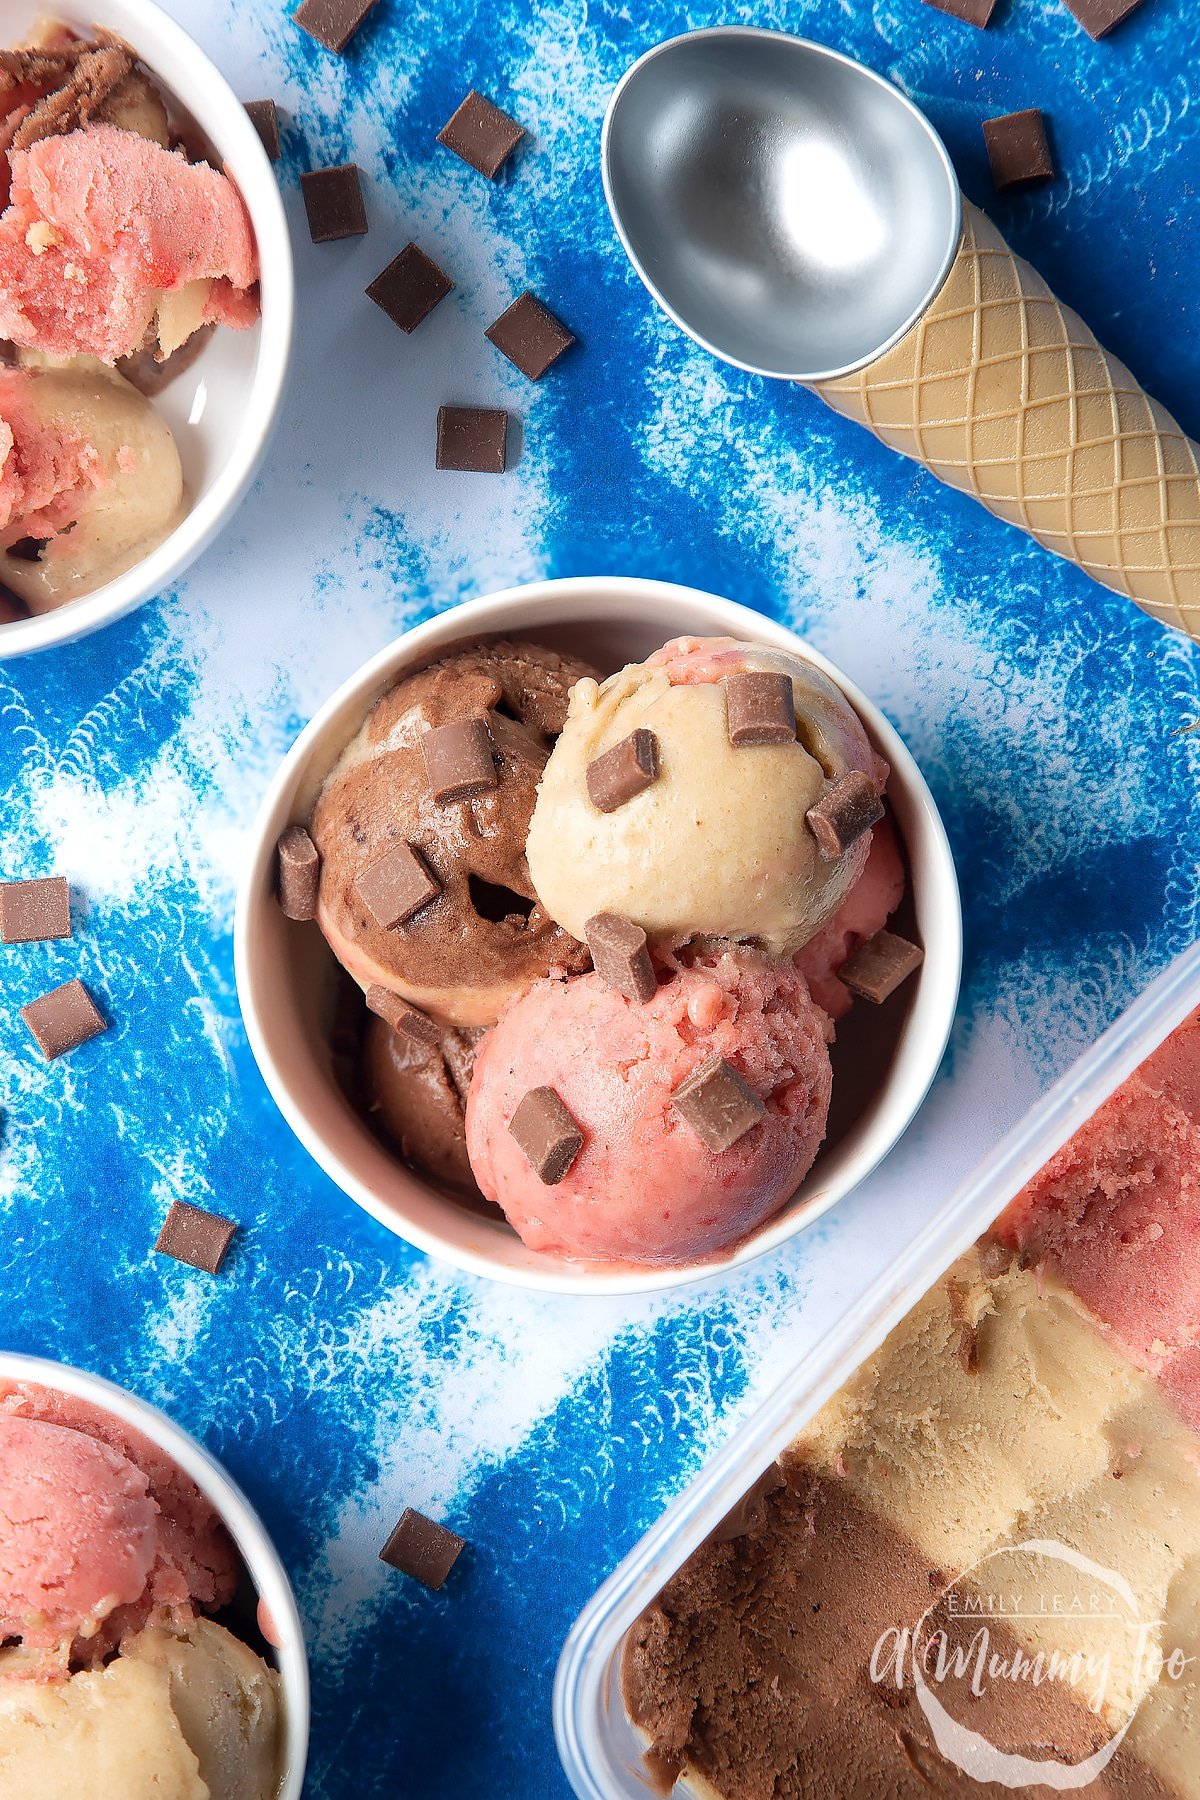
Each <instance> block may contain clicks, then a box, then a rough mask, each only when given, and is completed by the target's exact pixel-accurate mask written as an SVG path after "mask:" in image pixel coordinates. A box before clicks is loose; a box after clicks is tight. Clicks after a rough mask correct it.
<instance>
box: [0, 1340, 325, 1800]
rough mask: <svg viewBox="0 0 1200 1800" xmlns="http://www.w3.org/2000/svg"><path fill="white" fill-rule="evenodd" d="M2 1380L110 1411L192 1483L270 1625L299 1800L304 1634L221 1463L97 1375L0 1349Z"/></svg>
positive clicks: (281, 1576) (304, 1743)
mask: <svg viewBox="0 0 1200 1800" xmlns="http://www.w3.org/2000/svg"><path fill="white" fill-rule="evenodd" d="M0 1382H34V1383H36V1384H37V1385H38V1386H39V1387H43V1388H49V1389H52V1390H56V1391H57V1392H59V1393H63V1394H68V1395H71V1396H72V1397H73V1398H76V1399H79V1400H83V1401H85V1402H86V1403H87V1404H88V1405H89V1406H91V1407H95V1408H96V1410H97V1411H98V1412H106V1413H110V1414H111V1415H112V1416H113V1417H114V1418H115V1419H117V1420H119V1421H120V1422H121V1423H122V1424H124V1425H127V1426H131V1427H133V1429H134V1430H136V1431H139V1432H141V1433H142V1435H143V1436H144V1437H147V1438H149V1439H150V1440H151V1442H152V1443H154V1444H155V1445H157V1446H158V1448H159V1449H161V1450H163V1451H165V1452H166V1454H167V1455H168V1456H169V1457H170V1458H171V1459H172V1461H173V1462H175V1463H176V1464H178V1466H179V1468H181V1469H182V1470H183V1472H184V1474H185V1475H188V1476H190V1477H191V1479H192V1480H193V1481H194V1482H195V1484H196V1486H197V1487H198V1488H199V1489H200V1492H201V1493H202V1494H203V1495H204V1497H205V1499H206V1500H208V1501H209V1502H210V1504H211V1505H212V1507H213V1509H214V1511H215V1512H216V1513H217V1515H218V1517H219V1518H220V1519H221V1520H222V1522H223V1523H224V1525H225V1527H226V1529H227V1530H228V1532H229V1535H230V1537H231V1538H232V1539H233V1542H234V1544H235V1546H236V1547H237V1550H238V1553H239V1554H240V1556H241V1559H242V1562H243V1564H244V1566H245V1570H246V1573H247V1575H248V1576H249V1578H250V1581H251V1583H252V1585H253V1587H254V1590H255V1592H256V1594H257V1597H258V1604H259V1607H260V1621H261V1622H263V1623H264V1626H265V1625H266V1624H267V1623H268V1622H269V1626H270V1628H271V1636H272V1639H273V1640H275V1641H274V1657H275V1662H276V1666H277V1668H278V1670H279V1675H280V1680H281V1683H282V1688H283V1746H282V1758H281V1761H282V1772H281V1776H280V1784H279V1792H278V1797H277V1800H300V1796H301V1794H302V1792H303V1789H304V1770H305V1765H306V1762H307V1759H308V1738H309V1712H310V1708H309V1682H308V1657H307V1654H306V1651H305V1647H304V1628H303V1626H302V1624H301V1622H300V1614H299V1611H298V1610H297V1607H296V1601H295V1596H294V1595H293V1593H292V1587H291V1583H290V1582H289V1580H288V1577H287V1573H286V1571H285V1569H284V1566H283V1563H282V1562H281V1560H280V1557H279V1552H278V1551H277V1550H276V1548H275V1546H274V1544H273V1543H272V1541H271V1539H270V1537H269V1536H268V1534H267V1529H266V1527H265V1526H264V1524H263V1523H262V1520H261V1519H260V1518H259V1516H258V1514H257V1513H256V1512H255V1510H254V1508H253V1507H252V1506H251V1504H250V1502H249V1501H248V1500H247V1499H246V1496H245V1495H244V1494H243V1493H242V1492H241V1490H240V1489H239V1488H238V1487H237V1486H236V1484H235V1483H234V1482H233V1481H232V1480H231V1479H230V1477H229V1476H228V1475H227V1474H226V1472H225V1470H224V1469H223V1468H222V1467H221V1465H220V1463H218V1462H217V1461H216V1459H215V1458H214V1457H212V1456H210V1454H209V1453H208V1451H207V1450H206V1449H204V1447H203V1445H201V1444H199V1443H197V1441H196V1439H195V1438H193V1437H191V1436H190V1435H189V1434H188V1433H187V1432H186V1431H183V1430H182V1429H181V1428H180V1427H179V1426H178V1425H175V1424H173V1423H172V1421H171V1420H170V1419H169V1418H167V1416H166V1415H165V1414H164V1413H161V1412H160V1411H159V1410H158V1408H157V1407H154V1406H151V1405H149V1404H148V1402H147V1401H145V1400H139V1399H138V1398H137V1396H136V1395H135V1394H131V1393H129V1392H127V1391H126V1389H124V1388H120V1387H117V1386H116V1385H115V1384H114V1383H113V1382H111V1381H105V1380H104V1379H103V1378H102V1377H101V1376H99V1375H91V1374H88V1373H87V1371H86V1370H84V1369H76V1368H72V1367H70V1366H69V1365H68V1364H66V1363H57V1362H51V1361H50V1360H49V1359H47V1358H45V1357H40V1356H20V1355H17V1354H16V1353H15V1352H10V1351H0Z"/></svg>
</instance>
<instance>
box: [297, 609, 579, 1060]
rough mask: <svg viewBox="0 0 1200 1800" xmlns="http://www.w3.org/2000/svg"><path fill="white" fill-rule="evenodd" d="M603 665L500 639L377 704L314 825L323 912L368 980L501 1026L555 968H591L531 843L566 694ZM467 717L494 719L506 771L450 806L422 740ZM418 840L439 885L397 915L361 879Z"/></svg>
mask: <svg viewBox="0 0 1200 1800" xmlns="http://www.w3.org/2000/svg"><path fill="white" fill-rule="evenodd" d="M590 674H591V671H590V670H589V669H588V668H587V667H586V665H585V664H583V663H581V662H579V661H577V660H576V659H574V658H572V657H567V656H560V655H559V654H558V653H557V652H555V651H553V650H547V649H544V648H542V647H540V646H538V645H536V644H529V643H516V642H508V641H502V642H498V643H494V644H484V645H478V646H472V647H470V648H466V649H462V650H457V651H452V652H450V653H449V654H448V655H446V656H443V657H441V658H440V659H439V660H438V661H437V662H435V663H432V664H430V665H429V666H428V667H427V668H424V669H421V670H418V671H417V672H416V673H415V674H412V675H408V676H406V677H404V679H402V680H401V681H399V682H398V683H397V684H396V685H395V686H394V687H393V688H391V689H389V691H388V692H387V693H386V694H384V696H383V698H382V699H381V700H379V701H378V702H377V703H376V705H375V707H374V708H373V710H372V711H371V713H370V714H369V716H368V718H367V720H366V722H365V724H364V725H363V726H362V729H361V730H360V731H359V733H358V735H357V736H356V737H355V738H354V740H353V742H352V743H351V744H349V745H348V746H347V748H346V749H345V751H344V752H343V753H342V756H341V758H340V759H339V761H338V762H337V764H336V765H335V767H334V768H333V770H332V771H331V773H330V775H329V776H328V778H327V779H326V782H325V784H324V787H323V788H322V790H321V793H320V796H319V797H318V800H317V804H316V807H315V809H314V811H313V816H312V820H311V822H310V825H309V830H310V833H311V836H312V839H313V841H314V843H315V844H316V846H317V849H318V850H319V852H320V854H321V888H320V898H319V902H318V908H317V919H318V923H319V924H320V927H321V930H322V931H323V932H324V934H325V937H326V938H327V940H328V942H329V945H330V947H331V949H332V950H333V953H334V955H335V956H336V957H337V958H338V961H339V962H340V963H341V964H342V965H343V967H344V968H345V969H346V970H347V971H348V972H349V973H350V974H351V975H352V976H353V977H354V979H355V980H356V981H357V982H358V983H359V984H360V985H361V986H362V987H364V988H366V987H371V986H377V987H384V988H389V989H390V990H391V991H392V992H393V993H395V994H399V995H400V996H401V997H402V998H404V999H406V1000H409V1001H411V1003H412V1004H413V1005H414V1006H417V1007H420V1008H421V1010H422V1011H424V1012H428V1013H431V1014H433V1015H434V1016H435V1017H436V1018H438V1019H439V1020H441V1021H442V1022H444V1023H445V1024H449V1025H458V1026H476V1025H490V1024H492V1023H493V1022H494V1020H495V1019H496V1017H497V1015H498V1014H499V1012H500V1009H501V1007H502V1006H503V1005H504V1003H505V1002H506V1001H507V1000H509V999H511V998H512V997H513V996H514V995H515V994H518V993H520V992H522V991H523V990H524V989H525V988H527V987H528V986H529V985H530V983H531V982H533V981H535V980H537V979H538V978H539V977H541V976H543V975H545V974H547V973H549V972H550V971H551V970H552V969H566V970H569V971H575V972H578V971H580V970H582V969H586V968H587V966H588V952H587V949H586V947H585V946H584V945H582V944H581V943H579V942H578V941H577V940H576V939H574V938H573V937H570V936H568V934H567V933H566V932H565V931H563V930H561V929H560V928H559V927H558V926H557V925H555V924H554V922H553V920H551V919H550V918H549V917H548V916H547V914H546V912H545V910H544V909H543V908H542V907H541V906H539V905H538V903H537V897H536V895H535V893H534V888H533V883H532V881H531V880H530V876H529V868H528V865H527V863H526V860H525V840H526V836H527V834H528V830H529V821H530V818H531V816H532V813H533V806H534V799H535V796H536V794H537V787H538V782H539V780H540V779H541V775H542V771H543V769H544V767H545V764H546V759H547V757H548V756H549V753H550V746H551V742H552V740H553V739H554V738H555V737H556V736H557V734H558V732H559V731H560V730H561V729H562V725H563V721H564V720H565V718H566V712H567V698H568V695H569V693H570V690H571V688H572V686H573V685H574V684H575V682H576V681H578V680H579V679H580V678H581V677H585V676H590ZM468 719H471V720H478V719H486V721H487V724H488V729H489V731H490V732H491V737H492V745H493V749H494V752H495V766H496V784H495V786H494V787H492V788H489V789H487V790H486V791H484V792H481V793H478V794H476V795H474V796H472V797H471V798H469V799H465V800H462V801H459V802H457V803H455V804H452V805H447V804H445V803H443V802H441V801H439V799H438V797H437V793H436V792H435V789H434V786H433V785H432V784H431V781H430V772H429V768H428V766H427V761H426V755H425V746H424V739H425V737H426V736H427V734H428V733H429V732H431V731H437V730H440V729H441V728H443V727H445V726H447V725H450V724H455V723H458V722H460V721H462V720H468ZM405 845H407V846H410V847H411V850H412V852H413V853H414V854H416V855H418V856H419V857H420V858H421V859H422V862H423V864H424V866H425V867H426V868H427V869H428V871H429V874H430V876H431V878H432V880H433V881H435V882H436V883H437V888H438V891H437V892H436V893H434V894H432V895H431V896H430V898H429V900H428V903H427V904H424V905H422V906H421V907H420V909H419V910H418V911H416V912H415V913H413V914H412V915H411V916H410V917H408V918H406V919H402V920H399V921H398V922H396V923H393V924H384V923H381V922H380V919H379V917H378V916H377V915H376V914H375V913H374V912H373V911H372V909H371V908H370V907H369V906H368V905H367V904H366V902H365V900H364V898H363V894H362V883H363V878H364V877H365V876H367V875H368V873H369V871H371V870H372V869H373V868H375V867H376V866H377V865H378V864H379V863H380V862H381V861H382V860H383V859H385V858H386V857H388V856H390V855H392V854H393V853H395V852H396V851H397V850H399V849H400V848H402V847H403V846H405ZM369 887H370V883H369V882H368V889H369Z"/></svg>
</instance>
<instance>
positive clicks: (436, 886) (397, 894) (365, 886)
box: [354, 844, 442, 931]
mask: <svg viewBox="0 0 1200 1800" xmlns="http://www.w3.org/2000/svg"><path fill="white" fill-rule="evenodd" d="M354 888H355V892H356V893H357V894H358V897H359V899H360V900H361V901H362V903H363V905H364V906H365V907H366V909H367V911H368V912H369V913H370V915H371V917H372V918H373V919H374V921H375V923H376V924H377V925H378V926H380V927H381V928H382V929H383V930H384V931H391V930H392V928H393V926H396V925H403V924H405V923H406V921H407V920H409V919H411V918H412V917H413V916H414V914H416V913H419V912H420V910H421V908H422V907H423V906H428V905H429V903H430V901H431V900H436V899H437V897H438V895H439V894H440V893H441V891H442V889H441V885H440V883H439V882H437V881H436V880H435V879H434V877H433V875H432V874H431V873H430V870H429V865H428V863H427V862H426V861H425V858H424V857H423V856H422V855H421V852H420V851H419V850H417V849H416V848H415V847H414V846H413V845H412V844H396V845H395V846H394V847H393V848H392V849H391V850H387V851H385V852H384V854H383V855H382V856H381V857H380V858H379V860H378V862H373V863H372V864H371V866H370V868H369V869H364V870H363V872H362V874H361V875H360V876H359V877H358V879H357V880H356V881H355V883H354Z"/></svg>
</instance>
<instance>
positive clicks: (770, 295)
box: [602, 27, 1200, 636]
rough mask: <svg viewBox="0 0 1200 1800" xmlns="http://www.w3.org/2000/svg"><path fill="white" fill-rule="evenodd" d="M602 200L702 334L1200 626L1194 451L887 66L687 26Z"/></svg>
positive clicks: (631, 75) (1129, 590) (630, 100)
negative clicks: (1062, 298)
mask: <svg viewBox="0 0 1200 1800" xmlns="http://www.w3.org/2000/svg"><path fill="white" fill-rule="evenodd" d="M602 156H603V173H604V187H605V193H606V195H607V198H608V204H609V210H610V211H611V213H612V217H613V222H614V224H615V225H616V228H617V232H618V234H619V236H620V239H621V242H622V243H623V245H624V246H625V249H626V251H627V252H628V254H629V257H630V260H631V261H632V263H633V266H634V268H635V269H636V270H637V272H638V274H639V275H640V276H641V278H642V280H643V281H644V282H645V284H646V286H647V288H648V289H649V291H650V293H651V294H652V295H653V297H654V298H655V300H657V302H658V304H659V305H660V306H661V307H662V308H663V310H664V311H665V312H666V313H667V314H668V315H669V316H670V317H671V318H672V319H673V320H674V321H675V323H676V324H677V325H679V326H681V327H682V328H683V330H684V331H686V332H687V333H688V334H689V335H690V336H691V337H693V338H694V339H695V340H696V342H697V343H699V344H701V345H702V346H703V347H704V348H705V349H707V350H710V351H712V353H713V354H714V355H716V356H719V357H721V358H723V359H724V360H725V361H726V362H730V363H733V364H735V365H736V366H737V367H738V368H742V369H749V370H752V371H753V372H755V373H757V374H762V375H770V376H777V377H780V378H782V379H785V380H791V381H800V382H804V383H805V384H806V385H807V386H809V387H811V388H813V389H814V391H815V392H816V393H818V394H820V396H821V397H822V399H824V400H825V401H827V402H828V404H829V405H830V406H832V407H833V408H834V409H835V410H836V411H838V412H841V413H845V414H846V415H847V416H848V417H851V418H855V419H858V420H859V421H860V422H861V423H862V424H864V425H867V426H868V427H869V428H870V429H871V430H872V431H874V432H875V434H876V436H878V437H879V438H881V439H882V440H883V441H884V442H885V443H887V444H890V445H891V446H892V447H893V448H895V449H897V450H900V451H903V452H904V453H905V454H906V455H908V456H911V457H914V458H915V459H916V460H917V461H919V462H921V463H924V464H925V466H926V467H927V468H929V469H931V470H933V472H934V473H935V474H937V475H939V476H940V477H941V478H942V479H943V480H944V481H947V482H949V483H950V484H951V485H952V486H954V487H957V488H961V489H963V490H964V491H965V492H967V493H972V494H974V495H975V497H976V499H978V500H980V501H981V502H982V504H983V505H984V506H986V507H987V508H988V509H989V510H990V511H991V512H993V513H996V514H997V515H998V516H999V517H1000V518H1003V519H1007V520H1009V521H1010V522H1011V523H1013V524H1016V525H1020V526H1022V527H1023V528H1024V529H1025V530H1026V531H1028V532H1029V533H1030V535H1031V536H1033V537H1034V538H1036V539H1037V541H1038V542H1039V543H1041V544H1043V545H1045V546H1046V548H1047V549H1050V550H1054V551H1056V552H1057V553H1058V554H1059V555H1061V556H1065V557H1068V558H1070V559H1071V560H1073V561H1074V562H1077V563H1079V564H1080V565H1081V566H1082V567H1083V568H1085V569H1087V570H1088V572H1089V573H1090V574H1091V575H1093V576H1094V577H1095V578H1096V580H1097V581H1100V582H1103V583H1104V585H1105V586H1107V587H1111V588H1114V589H1116V590H1117V592H1119V593H1123V594H1127V595H1128V596H1129V597H1130V598H1131V599H1133V600H1135V601H1137V603H1138V604H1139V605H1140V606H1143V607H1144V608H1145V609H1146V610H1147V611H1148V612H1150V613H1153V614H1154V615H1155V616H1156V617H1158V618H1160V619H1163V620H1164V621H1165V622H1166V623H1168V624H1172V625H1175V626H1177V627H1179V628H1180V629H1181V630H1184V631H1189V632H1191V634H1192V635H1193V636H1200V450H1198V449H1197V446H1196V445H1195V444H1193V443H1192V442H1191V440H1190V439H1189V438H1187V437H1186V436H1185V435H1184V433H1183V432H1182V430H1181V429H1180V427H1179V426H1178V425H1177V424H1176V423H1175V421H1174V420H1173V419H1172V418H1170V416H1169V415H1168V414H1167V413H1166V412H1165V411H1164V410H1163V408H1162V407H1160V406H1158V405H1157V403H1156V402H1154V401H1152V400H1150V399H1149V398H1148V397H1147V395H1146V394H1145V393H1144V392H1143V390H1142V389H1141V387H1140V386H1139V385H1138V383H1137V382H1136V381H1135V380H1134V378H1133V376H1132V375H1131V374H1130V373H1129V371H1128V370H1127V369H1126V368H1124V366H1123V365H1122V364H1121V363H1119V362H1118V361H1117V360H1116V358H1115V357H1112V356H1110V355H1108V353H1107V352H1106V351H1104V350H1102V349H1101V348H1100V346H1099V344H1098V343H1097V342H1096V340H1095V338H1094V337H1093V336H1092V334H1091V332H1090V331H1089V330H1088V328H1087V326H1086V325H1085V324H1084V323H1083V321H1082V319H1080V318H1079V317H1078V315H1077V314H1075V313H1074V312H1072V311H1071V310H1070V309H1069V308H1067V307H1065V306H1063V305H1062V304H1061V303H1060V302H1059V301H1058V300H1056V299H1055V297H1054V295H1053V294H1052V293H1051V292H1050V290H1049V288H1048V287H1047V286H1046V284H1045V282H1044V281H1042V279H1041V277H1040V276H1039V275H1037V274H1036V272H1035V271H1034V270H1033V269H1032V268H1031V267H1030V266H1029V264H1028V263H1026V262H1024V261H1022V260H1021V259H1020V258H1019V257H1017V256H1015V255H1014V254H1013V252H1012V251H1011V250H1010V249H1009V248H1008V245H1007V244H1006V243H1005V242H1004V240H1003V238H1002V237H1001V236H1000V234H999V233H998V232H997V231H996V229H995V227H994V226H993V225H991V224H990V222H989V221H988V220H987V219H986V218H985V217H984V215H983V214H982V213H980V212H979V211H978V210H977V209H976V208H975V207H973V206H971V205H970V203H969V202H966V201H964V199H963V196H962V193H961V190H960V188H959V185H958V178H957V176H956V175H955V173H954V169H953V166H952V164H951V162H950V158H949V156H948V155H947V153H946V149H945V146H944V145H943V144H942V142H941V139H940V138H939V137H938V135H937V133H936V132H935V131H934V129H933V127H932V125H931V124H930V123H929V121H928V119H926V118H925V116H924V114H923V113H921V112H920V111H919V110H918V109H917V108H916V107H915V106H914V105H913V104H912V102H911V101H909V100H908V99H906V98H905V96H904V95H903V94H901V93H900V92H899V90H898V89H897V88H895V87H893V86H892V85H891V83H890V82H887V81H885V80H884V79H883V78H882V77H881V76H879V75H876V74H874V73H873V72H872V71H871V70H869V69H866V68H864V67H863V66H862V65H861V64H860V63H857V62H854V61H853V60H852V59H851V58H849V57H846V56H842V55H840V54H839V53H838V52H836V51H833V50H828V49H826V48H824V47H823V46H822V45H820V44H813V43H808V42H806V41H804V40H803V39H800V38H793V37H788V36H785V35H784V34H783V33H781V32H774V31H756V30H751V29H746V28H741V27H727V28H720V29H717V30H712V31H697V32H692V33H690V34H688V35H687V36H685V37H679V38H674V39H672V40H671V41H670V42H668V43H665V44H661V45H659V46H658V48H657V49H655V50H651V51H650V52H648V54H647V55H645V56H643V57H642V58H641V59H640V61H638V62H636V63H635V64H634V65H633V67H632V68H631V69H630V70H629V71H628V73H627V74H626V75H625V77H624V78H623V80H622V81H621V83H620V85H619V86H618V87H617V89H616V92H615V93H614V94H613V97H612V100H611V102H610V103H609V108H608V113H607V116H606V118H605V123H604V136H603V150H602Z"/></svg>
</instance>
